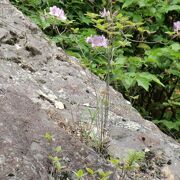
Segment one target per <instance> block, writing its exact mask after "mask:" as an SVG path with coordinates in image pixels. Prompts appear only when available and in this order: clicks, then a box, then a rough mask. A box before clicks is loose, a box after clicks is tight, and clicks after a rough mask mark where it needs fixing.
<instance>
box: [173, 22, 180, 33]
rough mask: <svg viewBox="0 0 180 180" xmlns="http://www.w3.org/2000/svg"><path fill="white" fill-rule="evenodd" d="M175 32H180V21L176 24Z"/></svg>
mask: <svg viewBox="0 0 180 180" xmlns="http://www.w3.org/2000/svg"><path fill="white" fill-rule="evenodd" d="M173 25H174V31H175V32H178V31H179V30H180V21H177V22H174V24H173Z"/></svg>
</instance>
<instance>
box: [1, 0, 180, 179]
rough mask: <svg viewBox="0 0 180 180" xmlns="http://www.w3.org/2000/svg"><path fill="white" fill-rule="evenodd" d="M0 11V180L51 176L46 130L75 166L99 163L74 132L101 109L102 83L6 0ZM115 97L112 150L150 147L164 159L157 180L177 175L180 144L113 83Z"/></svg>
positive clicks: (111, 115)
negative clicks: (123, 95)
mask: <svg viewBox="0 0 180 180" xmlns="http://www.w3.org/2000/svg"><path fill="white" fill-rule="evenodd" d="M0 13H1V14H0V179H2V180H4V179H13V178H14V179H18V180H19V179H23V180H25V179H43V180H44V179H48V178H49V175H48V164H47V158H45V156H47V153H48V152H50V150H49V147H47V144H46V143H45V140H44V138H43V135H44V134H45V133H46V132H52V134H54V136H55V139H56V141H55V142H54V143H55V145H59V144H60V145H61V146H62V147H63V148H64V151H65V154H66V155H67V156H68V158H69V157H70V158H71V160H70V167H72V168H75V169H78V168H80V167H81V165H82V166H84V164H86V162H89V161H91V163H96V162H97V161H96V160H97V159H99V160H100V161H101V158H99V157H98V155H97V154H96V153H95V152H94V151H93V150H91V149H89V148H88V147H86V146H84V145H83V144H81V143H80V142H79V141H78V140H76V139H75V138H73V137H72V132H74V131H76V127H78V122H79V121H86V122H90V121H91V117H90V114H89V112H88V111H89V110H90V111H95V110H96V106H97V103H96V102H97V97H101V96H102V94H103V91H104V90H105V83H104V82H102V81H101V80H100V79H99V78H98V77H96V76H95V75H93V74H91V73H90V72H89V71H88V70H87V69H85V68H84V67H82V66H81V65H80V63H79V62H78V60H77V59H75V58H73V57H69V56H67V55H66V54H65V53H64V51H63V50H62V49H61V48H57V47H56V46H55V45H54V44H53V43H52V42H50V41H49V40H48V39H47V38H46V37H45V35H44V34H43V33H42V32H41V31H40V30H39V28H38V27H37V26H36V25H35V24H33V23H32V22H30V21H29V19H28V18H26V17H25V16H24V15H23V14H22V13H21V12H20V11H18V10H17V9H16V8H15V7H13V6H12V5H11V4H10V3H9V2H8V1H7V0H4V1H1V2H0ZM110 99H111V104H110V112H109V122H108V128H109V129H108V131H109V135H110V146H109V148H108V151H109V153H110V154H113V155H115V156H118V157H122V156H124V155H125V154H126V153H127V151H128V149H135V150H143V149H148V150H150V151H152V152H154V153H155V156H156V155H157V156H158V155H161V156H163V157H164V159H165V161H164V163H162V164H161V167H160V173H161V175H160V176H159V179H169V180H171V179H174V180H178V179H180V145H179V144H178V143H177V142H175V140H173V139H172V138H170V137H168V136H166V135H165V134H163V133H162V132H161V131H160V130H159V129H158V128H157V127H156V126H155V125H154V124H153V123H151V122H149V121H147V120H144V119H143V118H142V117H141V116H140V114H139V113H138V112H137V111H136V110H135V109H134V108H133V107H132V106H131V104H130V103H129V102H128V101H126V100H125V99H124V98H123V97H122V95H121V94H120V93H118V92H116V91H115V90H114V89H113V88H110ZM77 131H78V130H77ZM68 133H69V134H68ZM81 151H82V153H81ZM74 152H77V153H74ZM73 153H74V154H73ZM97 157H98V158H97ZM77 159H83V160H82V162H80V160H78V161H77ZM77 162H78V163H77ZM101 162H102V161H101ZM75 164H76V167H74V165H75ZM154 171H155V170H154ZM154 173H155V172H154ZM162 174H163V175H162ZM148 177H150V179H151V177H152V179H158V177H156V178H154V177H153V175H149V176H148ZM162 177H163V178H162Z"/></svg>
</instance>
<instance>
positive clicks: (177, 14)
mask: <svg viewBox="0 0 180 180" xmlns="http://www.w3.org/2000/svg"><path fill="white" fill-rule="evenodd" d="M11 2H12V3H13V4H14V5H16V6H17V8H19V9H20V10H21V11H23V12H24V13H25V14H26V15H28V16H29V17H30V18H31V19H32V20H33V21H34V22H35V23H37V24H38V25H39V27H40V28H41V29H42V30H43V31H44V33H45V34H46V35H47V36H48V37H49V38H51V39H52V40H53V41H55V42H56V44H57V45H58V46H61V47H62V48H63V49H65V51H66V52H67V53H68V54H70V55H73V56H76V57H77V58H79V59H81V61H82V63H83V64H84V65H85V66H87V67H88V68H90V69H91V71H92V72H94V73H95V74H97V75H98V76H99V77H101V78H102V79H104V78H105V76H106V66H107V62H106V61H105V59H104V58H103V55H104V53H105V52H104V50H103V48H98V49H97V51H96V52H94V51H93V50H92V48H91V47H90V46H89V45H88V44H87V43H86V42H85V38H86V37H88V36H90V35H95V34H105V35H106V33H104V32H103V28H101V23H100V22H96V26H95V25H94V22H93V21H92V17H90V16H87V12H90V13H97V14H98V13H99V12H100V11H102V10H103V8H108V7H110V4H109V1H108V0H98V1H96V0H11ZM53 5H56V6H58V7H60V8H63V9H64V11H65V13H66V15H67V17H68V22H66V23H62V22H60V21H58V20H56V19H53V18H50V17H49V16H48V12H49V8H50V7H51V6H53ZM112 8H113V10H114V11H117V12H119V13H120V14H121V17H120V19H121V21H122V22H123V20H124V21H128V20H129V23H131V27H128V26H127V27H125V26H123V27H122V31H123V33H124V34H125V36H122V32H119V33H120V34H121V36H119V38H116V39H115V43H114V45H115V46H116V45H118V47H119V48H118V49H117V50H116V54H115V55H114V57H115V58H114V61H113V62H112V71H111V85H112V86H114V88H115V89H116V90H118V91H120V92H121V93H122V94H123V95H124V97H125V98H126V99H128V100H130V101H131V103H132V105H133V106H134V107H135V108H137V109H138V110H139V112H140V113H141V114H142V115H143V116H144V117H145V118H146V119H149V120H153V121H154V122H155V123H156V124H157V125H158V126H159V127H160V128H161V130H162V131H164V132H165V133H167V134H169V135H171V136H172V137H174V138H175V139H180V43H179V41H180V32H179V34H178V33H175V32H173V22H176V21H180V1H179V0H146V1H145V0H113V7H112ZM98 23H99V24H98ZM97 26H98V28H97ZM117 37H118V36H117Z"/></svg>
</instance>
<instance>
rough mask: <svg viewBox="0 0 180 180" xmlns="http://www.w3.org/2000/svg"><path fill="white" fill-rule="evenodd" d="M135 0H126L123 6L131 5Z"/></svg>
mask: <svg viewBox="0 0 180 180" xmlns="http://www.w3.org/2000/svg"><path fill="white" fill-rule="evenodd" d="M134 1H135V0H125V3H124V4H123V6H122V8H126V7H129V6H130V5H131V4H133V3H134Z"/></svg>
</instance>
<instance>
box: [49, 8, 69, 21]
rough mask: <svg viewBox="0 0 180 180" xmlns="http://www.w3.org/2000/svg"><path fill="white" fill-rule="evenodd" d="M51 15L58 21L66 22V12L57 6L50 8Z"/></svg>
mask: <svg viewBox="0 0 180 180" xmlns="http://www.w3.org/2000/svg"><path fill="white" fill-rule="evenodd" d="M49 14H50V15H52V16H55V17H57V18H58V19H60V20H62V21H64V20H66V19H67V18H66V16H65V14H64V10H63V9H59V8H58V7H57V6H53V7H50V12H49Z"/></svg>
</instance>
